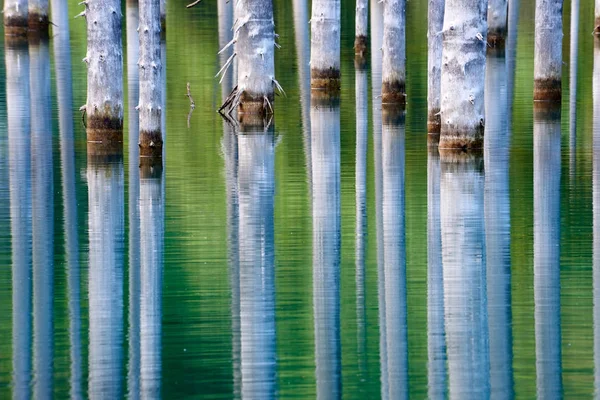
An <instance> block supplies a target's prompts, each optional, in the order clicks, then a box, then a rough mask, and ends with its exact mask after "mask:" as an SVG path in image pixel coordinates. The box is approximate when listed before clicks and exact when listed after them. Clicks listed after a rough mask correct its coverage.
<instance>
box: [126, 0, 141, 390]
mask: <svg viewBox="0 0 600 400" xmlns="http://www.w3.org/2000/svg"><path fill="white" fill-rule="evenodd" d="M125 16H126V17H125V18H126V34H127V106H128V110H127V115H128V126H129V148H128V153H129V159H130V160H138V158H139V152H140V148H139V146H138V143H139V140H138V139H139V133H140V132H139V123H140V116H139V114H138V112H137V111H136V109H135V107H136V105H137V104H138V102H139V97H140V96H139V93H140V86H139V83H140V80H139V68H138V65H137V63H138V60H139V44H140V41H139V38H138V31H137V29H138V26H139V8H138V3H137V2H133V1H128V2H127V7H126V11H125ZM139 174H140V168H139V163H138V162H130V163H129V170H128V176H129V187H128V191H129V196H128V210H129V238H128V240H129V254H128V258H129V263H128V264H129V279H128V280H129V288H128V289H129V309H128V320H129V321H128V325H129V330H128V334H127V337H128V350H129V352H128V356H127V358H128V360H127V392H128V393H129V394H130V396H131V397H132V399H134V400H135V399H137V398H139V397H140V301H139V299H140V247H141V246H140V229H139V226H140V214H139V207H138V204H139V198H140V185H139V182H140V178H139Z"/></svg>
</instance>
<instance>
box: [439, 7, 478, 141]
mask: <svg viewBox="0 0 600 400" xmlns="http://www.w3.org/2000/svg"><path fill="white" fill-rule="evenodd" d="M486 17H487V0H448V1H447V2H446V8H445V13H444V29H443V55H442V78H441V137H440V143H439V147H440V149H444V148H455V149H464V150H467V149H481V148H482V146H483V132H484V125H485V115H484V95H483V93H484V86H485V55H486V48H487V42H486V35H487V24H486Z"/></svg>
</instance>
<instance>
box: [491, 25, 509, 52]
mask: <svg viewBox="0 0 600 400" xmlns="http://www.w3.org/2000/svg"><path fill="white" fill-rule="evenodd" d="M487 43H488V46H489V47H490V48H492V49H504V47H505V45H506V30H505V29H498V30H495V31H489V32H488V34H487Z"/></svg>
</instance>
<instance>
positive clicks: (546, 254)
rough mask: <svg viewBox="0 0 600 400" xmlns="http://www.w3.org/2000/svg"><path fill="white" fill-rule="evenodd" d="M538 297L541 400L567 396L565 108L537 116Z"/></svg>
mask: <svg viewBox="0 0 600 400" xmlns="http://www.w3.org/2000/svg"><path fill="white" fill-rule="evenodd" d="M533 118H534V120H533V185H534V187H533V221H534V228H533V293H534V302H535V357H536V375H537V397H538V398H539V399H550V398H561V397H562V365H561V327H560V170H561V166H560V164H561V160H560V157H561V154H560V153H561V151H560V136H561V131H560V108H559V105H556V107H553V108H552V109H550V110H547V109H541V110H539V109H538V110H534V115H533Z"/></svg>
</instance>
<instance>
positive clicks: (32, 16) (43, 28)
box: [27, 11, 50, 37]
mask: <svg viewBox="0 0 600 400" xmlns="http://www.w3.org/2000/svg"><path fill="white" fill-rule="evenodd" d="M27 25H28V27H29V32H30V33H32V32H36V33H37V34H38V35H40V36H41V37H47V36H48V28H49V26H50V20H49V19H48V15H47V14H42V13H38V12H35V11H29V21H28V23H27Z"/></svg>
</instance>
